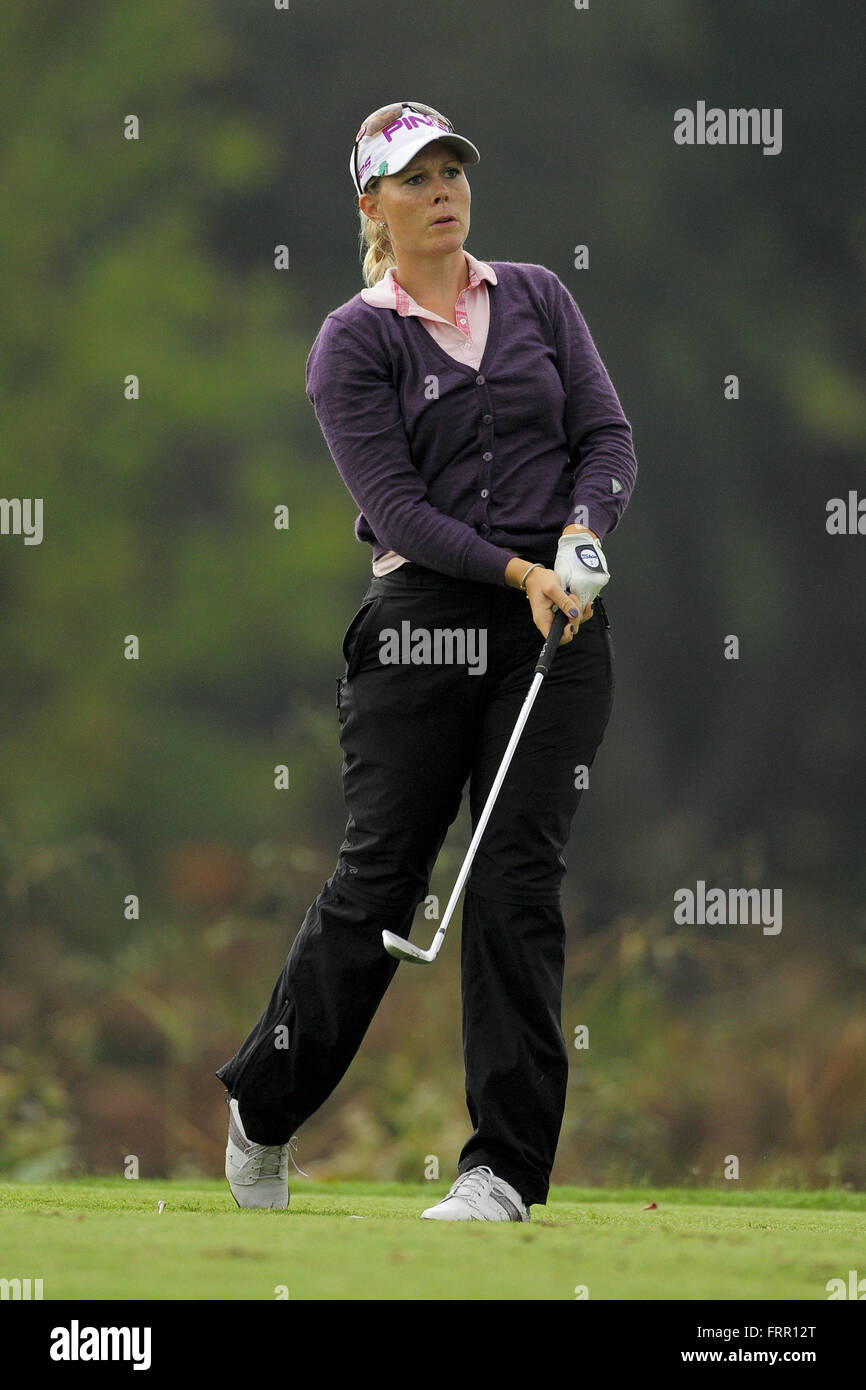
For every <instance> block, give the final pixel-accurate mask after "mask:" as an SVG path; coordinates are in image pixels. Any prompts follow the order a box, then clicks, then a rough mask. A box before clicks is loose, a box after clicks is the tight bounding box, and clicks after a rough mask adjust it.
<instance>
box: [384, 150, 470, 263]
mask: <svg viewBox="0 0 866 1390" xmlns="http://www.w3.org/2000/svg"><path fill="white" fill-rule="evenodd" d="M471 201H472V195H471V192H470V189H469V181H468V179H467V178H466V175H465V174H464V172H463V165H462V164H461V162H460V160H459V159H458V157H457V154H456V151H455V149H454V146H453V145H449V144H448V142H447V140H433V141H431V143H430V144H429V145H425V146H424V148H423V149H422V150H420V151H419V152H418V154H417V155H416V156H415V158H414V159H413V160H412V161H411V163H409V164H407V165H406V167H405V169H401V170H400V172H399V174H387V175H383V176H382V177H380V178H379V179H378V181H377V182H376V186H375V187H374V188H373V189H372V190H371V192H369V193H362V194H361V197H360V199H359V205H360V207H361V209H362V210H363V211H364V212H365V213H366V214H367V216H368V217H372V218H373V219H374V220H375V221H377V222H383V221H384V222H385V223H386V224H387V228H388V235H389V236H390V238H391V245H392V247H393V249H394V254H395V256H396V257H397V258H398V259H399V257H400V255H401V253H403V254H416V253H418V252H424V251H428V252H433V253H436V252H440V253H442V252H448V251H458V250H459V249H460V247H461V246H462V245H463V243H464V241H465V240H466V238H467V236H468V235H469V205H470V203H471ZM445 217H448V218H451V221H448V222H440V221H439V219H440V218H445Z"/></svg>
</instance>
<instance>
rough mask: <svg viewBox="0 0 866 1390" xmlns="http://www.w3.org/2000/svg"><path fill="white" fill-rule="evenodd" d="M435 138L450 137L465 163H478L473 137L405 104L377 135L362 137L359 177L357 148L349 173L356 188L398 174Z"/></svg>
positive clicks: (360, 191) (360, 188)
mask: <svg viewBox="0 0 866 1390" xmlns="http://www.w3.org/2000/svg"><path fill="white" fill-rule="evenodd" d="M433 140H447V141H448V143H449V144H451V145H453V146H454V147H455V149H456V150H457V152H458V154H459V155H460V158H461V160H462V162H463V163H464V164H477V163H478V161H479V160H480V158H481V155H480V154H479V153H478V151H477V149H476V148H475V146H474V145H473V144H472V141H471V140H467V139H466V137H465V136H463V135H455V134H454V132H453V131H452V130H449V129H448V127H447V126H445V125H443V124H442V123H441V122H440V121H437V120H436V119H435V117H433V116H427V115H425V114H424V113H423V112H421V111H412V110H410V109H409V108H408V105H406V106H405V107H404V110H403V114H402V116H400V117H399V119H398V120H396V121H392V122H391V124H390V125H386V126H385V129H384V130H380V131H379V133H378V134H377V135H364V136H362V137H361V141H360V143H359V144H358V146H357V160H358V174H359V176H360V177H359V179H358V178H356V177H355V158H356V151H355V150H354V149H353V150H352V155H351V158H350V160H349V173H350V174H351V176H352V182H353V183H354V185H355V188H356V190H357V192H358V193H363V191H364V189H365V187H366V185H367V184H368V183H369V182H370V179H373V178H380V177H381V176H383V175H386V174H399V172H400V170H401V169H405V167H406V165H407V164H409V163H411V161H412V160H413V159H414V158H415V156H416V154H417V153H418V151H419V150H423V148H424V146H425V145H429V144H431V142H432V141H433Z"/></svg>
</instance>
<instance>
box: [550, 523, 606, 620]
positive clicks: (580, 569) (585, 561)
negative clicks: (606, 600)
mask: <svg viewBox="0 0 866 1390" xmlns="http://www.w3.org/2000/svg"><path fill="white" fill-rule="evenodd" d="M553 568H554V571H555V573H556V577H557V579H558V580H559V582H560V584H561V585H562V587H563V589H566V590H567V591H568V593H570V594H574V596H575V598H576V599H577V601H578V603H579V604H580V607H581V609H583V608H585V607H586V605H587V604H588V603H592V601H593V599H595V598H597V597H598V594H599V591H600V590H601V589H603V588H604V586H605V584H606V583H607V581H608V580H609V579H610V570H609V569H608V567H607V561H606V560H605V558H604V551H603V550H602V548H601V541H599V540H596V538H595V536H593V535H592V534H591V533H590V532H589V531H580V532H571V533H570V534H569V535H567V536H561V537H560V541H559V545H558V547H557V550H556V560H555V561H554V565H553Z"/></svg>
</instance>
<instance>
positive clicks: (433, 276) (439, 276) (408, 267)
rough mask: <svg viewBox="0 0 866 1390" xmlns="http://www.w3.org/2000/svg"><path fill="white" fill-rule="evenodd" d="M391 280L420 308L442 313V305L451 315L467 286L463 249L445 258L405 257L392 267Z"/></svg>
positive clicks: (467, 266)
mask: <svg viewBox="0 0 866 1390" xmlns="http://www.w3.org/2000/svg"><path fill="white" fill-rule="evenodd" d="M394 278H395V280H396V281H397V284H398V285H399V286H400V287H401V289H404V290H405V291H406V293H407V294H408V295H411V296H412V298H413V299H414V300H415V303H416V304H420V305H421V307H422V308H423V309H430V308H433V309H434V312H435V313H441V311H442V306H445V307H446V308H447V309H448V312H449V314H450V313H451V312H452V311H453V309H454V305H455V303H456V302H457V296H458V295H459V294H460V292H461V291H462V290H465V289H466V287H467V285H468V284H469V262H468V261H467V259H466V254H465V252H464V250H463V248H462V246H461V248H460V250H459V251H455V252H453V253H452V254H451V255H448V256H418V257H412V256H404V257H401V258H400V259H399V260H398V262H397V264H396V266H395V267H394ZM443 317H444V315H443Z"/></svg>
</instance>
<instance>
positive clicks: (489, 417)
mask: <svg viewBox="0 0 866 1390" xmlns="http://www.w3.org/2000/svg"><path fill="white" fill-rule="evenodd" d="M481 420H482V423H483V424H485V425H492V424H493V416H492V415H482V417H481Z"/></svg>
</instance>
